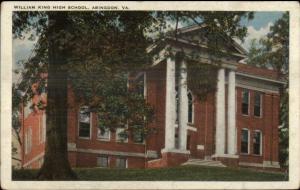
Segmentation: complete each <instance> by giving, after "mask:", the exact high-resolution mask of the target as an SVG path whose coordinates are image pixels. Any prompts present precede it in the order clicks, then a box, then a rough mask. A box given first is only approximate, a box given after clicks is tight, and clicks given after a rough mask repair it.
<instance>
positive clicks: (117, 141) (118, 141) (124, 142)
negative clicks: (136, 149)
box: [116, 140, 128, 144]
mask: <svg viewBox="0 0 300 190" xmlns="http://www.w3.org/2000/svg"><path fill="white" fill-rule="evenodd" d="M116 143H122V144H126V143H128V140H127V141H120V140H116Z"/></svg>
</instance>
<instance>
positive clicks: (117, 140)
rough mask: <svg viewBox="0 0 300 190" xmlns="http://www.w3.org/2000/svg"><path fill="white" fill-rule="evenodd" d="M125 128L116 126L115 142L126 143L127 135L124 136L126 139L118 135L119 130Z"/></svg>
mask: <svg viewBox="0 0 300 190" xmlns="http://www.w3.org/2000/svg"><path fill="white" fill-rule="evenodd" d="M125 129H126V127H125V128H116V142H119V143H128V137H127V138H126V140H121V139H120V136H119V133H120V132H121V131H120V130H125Z"/></svg>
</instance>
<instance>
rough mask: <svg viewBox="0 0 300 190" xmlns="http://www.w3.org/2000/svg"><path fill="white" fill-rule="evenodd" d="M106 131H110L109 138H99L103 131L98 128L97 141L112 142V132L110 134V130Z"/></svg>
mask: <svg viewBox="0 0 300 190" xmlns="http://www.w3.org/2000/svg"><path fill="white" fill-rule="evenodd" d="M105 130H107V131H108V138H99V136H98V134H99V131H101V130H100V128H97V137H96V139H97V140H98V141H110V139H111V132H110V130H109V129H108V128H106V129H105ZM100 133H101V132H100Z"/></svg>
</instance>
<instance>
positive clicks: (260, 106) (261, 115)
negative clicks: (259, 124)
mask: <svg viewBox="0 0 300 190" xmlns="http://www.w3.org/2000/svg"><path fill="white" fill-rule="evenodd" d="M256 93H258V94H259V99H260V100H259V104H260V105H259V109H260V114H259V116H256V115H255V113H254V111H255V94H256ZM262 101H263V98H262V93H261V92H254V106H253V116H254V117H255V118H262V117H263V114H262V111H263V110H262V106H263V104H262Z"/></svg>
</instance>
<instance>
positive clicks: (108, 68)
mask: <svg viewBox="0 0 300 190" xmlns="http://www.w3.org/2000/svg"><path fill="white" fill-rule="evenodd" d="M243 17H247V18H249V19H251V18H252V17H253V14H252V13H248V12H184V11H183V12H181V11H178V12H156V11H153V12H150V11H147V12H146V11H144V12H137V11H130V12H128V11H127V12H122V11H103V12H14V14H13V22H14V23H13V33H14V36H15V37H16V38H22V37H23V34H24V32H26V31H28V30H30V29H33V30H34V31H35V33H36V34H34V35H33V36H31V37H32V38H34V36H35V35H38V36H39V40H38V44H37V46H36V48H35V55H34V56H33V57H32V58H31V59H30V60H29V61H27V62H25V63H24V65H23V68H24V69H23V71H21V72H22V73H21V75H22V79H23V80H22V82H21V83H20V84H19V85H18V88H19V89H21V90H22V91H25V89H26V88H28V86H31V85H32V84H33V83H39V88H40V89H44V91H45V89H46V91H47V94H48V95H47V98H48V100H47V106H46V107H45V108H43V106H41V109H46V114H47V129H46V131H47V135H46V152H45V158H44V164H43V166H42V168H41V169H40V172H39V175H38V178H39V179H42V180H70V179H75V178H76V175H75V174H74V172H73V171H72V170H71V167H70V165H69V162H68V157H67V109H68V105H67V87H68V84H70V85H71V87H72V88H73V90H74V92H75V94H76V97H77V99H78V102H79V103H80V104H82V105H88V106H89V107H90V109H91V110H92V111H94V112H97V113H98V114H99V122H100V124H101V125H100V126H106V127H107V128H109V129H114V128H116V127H124V126H125V125H127V126H128V127H129V130H130V128H132V129H133V130H135V129H136V126H137V125H142V126H145V124H146V123H148V122H150V121H151V118H152V117H153V110H152V108H151V106H150V105H148V104H147V103H146V102H145V100H144V99H143V98H142V97H141V96H137V95H136V93H134V91H131V90H128V89H127V87H126V86H127V80H128V74H129V73H132V72H136V71H140V70H143V69H145V68H147V67H148V66H149V65H150V64H151V61H150V60H151V59H152V56H153V55H151V54H148V53H147V52H146V48H147V47H148V45H150V44H151V43H153V42H154V40H160V39H162V38H164V37H165V36H166V35H170V33H168V32H167V28H168V25H169V24H168V23H175V29H173V34H174V36H175V38H177V29H178V23H182V22H192V23H194V24H195V23H196V24H200V22H201V23H204V24H206V26H207V31H208V32H207V37H208V38H209V44H208V45H209V47H210V48H209V51H210V52H211V53H212V55H214V56H212V57H213V58H214V60H216V58H217V57H218V56H220V55H221V54H222V53H221V51H219V49H221V48H222V46H221V44H219V42H220V40H219V38H220V36H221V37H223V38H225V39H226V40H227V41H228V40H231V38H232V37H238V38H239V39H243V38H244V37H245V35H246V32H247V29H246V27H244V26H241V25H240V20H241V19H242V18H243ZM152 33H155V34H156V35H154V36H157V37H153V36H151V35H149V34H152ZM226 40H225V41H226ZM222 45H225V43H223V44H222ZM223 53H224V52H223ZM195 67H197V66H195ZM199 68H200V66H199ZM200 71H201V69H199V72H200ZM45 72H47V73H48V78H47V79H46V78H40V77H39V73H45ZM205 73H206V75H203V76H202V75H201V74H198V75H197V76H199V77H200V78H199V79H197V81H201V82H202V81H203V80H201V76H202V77H205V76H207V73H208V72H205ZM216 80H217V79H216V78H215V80H214V81H213V82H212V83H211V82H210V81H208V80H205V81H206V85H204V86H210V85H214V84H215V83H216ZM199 83H200V82H199ZM46 84H47V86H46ZM194 87H195V90H196V89H197V88H196V87H197V84H194ZM208 89H212V90H214V88H208ZM206 91H207V90H206ZM208 91H211V90H208ZM198 94H200V96H203V95H205V93H200V92H199V93H198ZM31 96H32V93H30V92H29V91H28V93H27V94H26V95H25V96H24V100H29V99H30V98H31Z"/></svg>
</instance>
